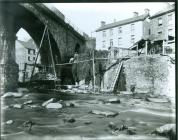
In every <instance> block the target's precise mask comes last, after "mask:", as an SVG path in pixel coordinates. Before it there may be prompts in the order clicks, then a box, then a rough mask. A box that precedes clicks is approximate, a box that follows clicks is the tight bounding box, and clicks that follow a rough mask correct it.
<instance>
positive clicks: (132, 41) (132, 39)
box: [131, 35, 135, 44]
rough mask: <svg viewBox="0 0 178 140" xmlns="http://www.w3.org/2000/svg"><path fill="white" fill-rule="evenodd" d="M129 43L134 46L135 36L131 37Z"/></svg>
mask: <svg viewBox="0 0 178 140" xmlns="http://www.w3.org/2000/svg"><path fill="white" fill-rule="evenodd" d="M131 43H132V44H134V43H135V36H134V35H131Z"/></svg>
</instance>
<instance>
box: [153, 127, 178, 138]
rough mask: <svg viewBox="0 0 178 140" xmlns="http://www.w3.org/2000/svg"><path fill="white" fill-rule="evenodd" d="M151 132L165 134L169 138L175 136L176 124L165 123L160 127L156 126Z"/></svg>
mask: <svg viewBox="0 0 178 140" xmlns="http://www.w3.org/2000/svg"><path fill="white" fill-rule="evenodd" d="M152 134H156V135H160V136H167V137H170V138H171V139H173V138H175V137H176V125H175V124H166V125H163V126H161V127H158V128H156V130H155V131H153V132H152Z"/></svg>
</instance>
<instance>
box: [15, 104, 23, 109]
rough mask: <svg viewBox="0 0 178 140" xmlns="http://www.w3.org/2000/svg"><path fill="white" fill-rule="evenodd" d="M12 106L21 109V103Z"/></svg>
mask: <svg viewBox="0 0 178 140" xmlns="http://www.w3.org/2000/svg"><path fill="white" fill-rule="evenodd" d="M13 108H18V109H22V105H21V104H14V105H13Z"/></svg>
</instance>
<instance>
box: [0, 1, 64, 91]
mask: <svg viewBox="0 0 178 140" xmlns="http://www.w3.org/2000/svg"><path fill="white" fill-rule="evenodd" d="M31 6H32V5H28V7H26V6H25V5H23V4H22V5H21V4H12V3H3V4H1V5H0V10H1V11H0V49H1V50H0V63H1V66H0V74H1V75H0V83H1V85H0V87H1V89H0V90H1V92H6V91H13V90H15V89H16V88H17V81H18V65H17V64H16V62H15V40H16V33H17V32H18V31H19V30H20V29H21V28H23V29H25V30H26V31H27V32H28V34H29V35H30V36H31V37H32V39H33V40H34V42H35V43H36V44H37V46H38V47H39V46H40V42H41V39H42V35H43V32H44V29H45V26H46V25H47V26H48V21H46V20H42V19H40V18H39V17H38V16H37V15H35V14H34V13H33V12H32V10H33V8H32V7H31ZM29 7H31V9H32V10H29V9H28V8H29ZM48 31H49V38H50V42H51V46H52V52H53V54H54V55H53V58H54V62H55V63H60V61H61V53H60V50H59V47H58V45H57V43H56V40H55V38H54V36H53V34H52V32H51V30H50V28H48ZM49 52H50V51H49V42H48V38H47V33H46V34H45V36H44V40H43V44H42V48H41V50H40V56H41V63H42V64H44V65H50V63H51V60H50V59H51V58H50V57H49V56H50V53H49ZM57 74H58V75H60V71H59V70H58V73H57Z"/></svg>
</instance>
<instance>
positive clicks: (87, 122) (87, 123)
mask: <svg viewBox="0 0 178 140" xmlns="http://www.w3.org/2000/svg"><path fill="white" fill-rule="evenodd" d="M84 124H86V125H90V124H92V122H91V121H86V122H84Z"/></svg>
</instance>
